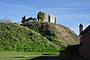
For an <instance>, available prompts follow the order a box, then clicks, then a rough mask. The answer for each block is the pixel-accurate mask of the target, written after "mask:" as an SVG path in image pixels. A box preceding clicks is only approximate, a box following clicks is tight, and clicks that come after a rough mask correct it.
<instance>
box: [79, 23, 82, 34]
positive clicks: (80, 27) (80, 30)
mask: <svg viewBox="0 0 90 60" xmlns="http://www.w3.org/2000/svg"><path fill="white" fill-rule="evenodd" d="M82 31H83V25H82V24H80V25H79V33H81V32H82Z"/></svg>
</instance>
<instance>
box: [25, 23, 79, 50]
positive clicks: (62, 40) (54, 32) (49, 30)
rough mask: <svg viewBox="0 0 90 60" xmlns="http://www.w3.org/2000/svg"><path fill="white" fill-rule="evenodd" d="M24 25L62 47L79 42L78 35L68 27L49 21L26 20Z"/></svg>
mask: <svg viewBox="0 0 90 60" xmlns="http://www.w3.org/2000/svg"><path fill="white" fill-rule="evenodd" d="M23 25H24V26H27V27H29V28H30V29H32V30H34V31H36V32H38V33H40V34H41V35H42V36H44V37H45V38H47V39H48V40H49V41H51V42H52V43H54V44H55V45H57V46H59V47H60V48H62V47H65V46H67V45H74V44H79V39H78V37H77V35H76V34H75V33H74V32H73V31H71V30H70V29H69V28H68V27H65V26H63V25H58V24H53V23H48V22H25V24H23Z"/></svg>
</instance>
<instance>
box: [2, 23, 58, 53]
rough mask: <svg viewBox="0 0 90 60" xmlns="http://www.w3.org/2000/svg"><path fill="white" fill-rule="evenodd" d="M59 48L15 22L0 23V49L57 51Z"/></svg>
mask: <svg viewBox="0 0 90 60" xmlns="http://www.w3.org/2000/svg"><path fill="white" fill-rule="evenodd" d="M58 50H59V48H58V47H57V46H56V45H55V44H53V43H51V42H50V41H48V40H47V39H46V38H45V37H43V36H42V35H40V34H39V33H37V32H35V31H33V30H30V29H29V28H27V27H23V26H21V25H19V24H17V23H0V51H20V52H58Z"/></svg>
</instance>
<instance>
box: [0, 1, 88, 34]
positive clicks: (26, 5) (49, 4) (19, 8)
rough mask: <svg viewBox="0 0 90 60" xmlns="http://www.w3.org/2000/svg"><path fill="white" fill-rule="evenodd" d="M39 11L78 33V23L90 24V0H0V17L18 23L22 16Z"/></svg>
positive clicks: (34, 14)
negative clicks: (50, 15)
mask: <svg viewBox="0 0 90 60" xmlns="http://www.w3.org/2000/svg"><path fill="white" fill-rule="evenodd" d="M39 11H42V12H45V13H47V14H53V15H55V16H56V19H57V24H61V25H64V26H67V27H69V28H70V29H71V30H72V31H74V32H75V33H76V34H79V32H78V31H79V29H78V28H79V27H78V26H79V24H80V23H82V24H83V25H84V28H86V27H87V26H88V25H89V24H90V0H0V19H3V18H5V17H7V18H10V19H11V20H12V21H14V22H17V23H20V22H21V18H22V16H24V15H25V16H26V17H27V18H29V17H37V13H38V12H39Z"/></svg>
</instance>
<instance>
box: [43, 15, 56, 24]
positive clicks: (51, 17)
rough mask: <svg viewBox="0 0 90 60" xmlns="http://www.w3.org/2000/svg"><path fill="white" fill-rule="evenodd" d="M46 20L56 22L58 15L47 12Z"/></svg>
mask: <svg viewBox="0 0 90 60" xmlns="http://www.w3.org/2000/svg"><path fill="white" fill-rule="evenodd" d="M44 22H50V23H56V17H55V16H54V15H52V14H50V15H49V14H45V18H44Z"/></svg>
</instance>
